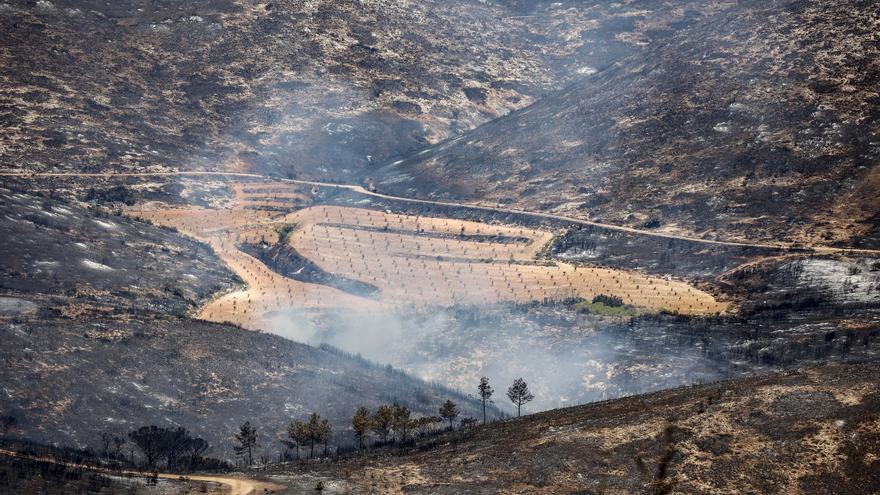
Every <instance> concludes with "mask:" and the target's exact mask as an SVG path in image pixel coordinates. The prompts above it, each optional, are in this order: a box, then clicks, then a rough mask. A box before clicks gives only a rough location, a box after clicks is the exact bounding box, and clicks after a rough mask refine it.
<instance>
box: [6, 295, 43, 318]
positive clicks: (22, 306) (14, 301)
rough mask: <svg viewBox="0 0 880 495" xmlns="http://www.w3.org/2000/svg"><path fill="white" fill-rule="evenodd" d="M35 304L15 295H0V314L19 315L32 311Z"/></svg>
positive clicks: (34, 308) (34, 309)
mask: <svg viewBox="0 0 880 495" xmlns="http://www.w3.org/2000/svg"><path fill="white" fill-rule="evenodd" d="M36 311H37V305H36V304H34V303H32V302H31V301H28V300H26V299H19V298H17V297H0V315H21V314H27V313H34V312H36Z"/></svg>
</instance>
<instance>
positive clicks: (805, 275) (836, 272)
mask: <svg viewBox="0 0 880 495" xmlns="http://www.w3.org/2000/svg"><path fill="white" fill-rule="evenodd" d="M797 263H798V264H799V265H800V268H801V271H800V275H799V277H798V279H799V281H800V282H801V283H804V284H808V285H810V286H813V287H820V288H823V289H825V290H827V291H828V292H829V293H830V294H831V296H832V297H833V298H834V299H835V300H836V301H838V302H842V303H847V302H856V303H868V302H877V301H880V270H877V268H875V267H876V266H878V265H877V263H880V260H877V259H862V260H832V259H811V260H801V261H798V262H797Z"/></svg>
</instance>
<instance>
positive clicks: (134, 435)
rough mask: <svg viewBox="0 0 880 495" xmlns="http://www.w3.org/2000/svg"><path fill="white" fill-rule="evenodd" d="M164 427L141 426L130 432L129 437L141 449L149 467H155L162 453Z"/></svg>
mask: <svg viewBox="0 0 880 495" xmlns="http://www.w3.org/2000/svg"><path fill="white" fill-rule="evenodd" d="M163 436H164V428H159V427H158V426H156V425H150V426H141V427H140V428H138V429H137V430H135V431H133V432H131V433H129V434H128V438H130V439H131V441H132V442H133V443H134V444H135V445H137V446H138V448H139V449H141V452H143V453H144V458H145V459H146V461H147V466H148V467H151V468H152V467H154V466H155V465H156V461H158V460H159V457H161V454H162V438H163Z"/></svg>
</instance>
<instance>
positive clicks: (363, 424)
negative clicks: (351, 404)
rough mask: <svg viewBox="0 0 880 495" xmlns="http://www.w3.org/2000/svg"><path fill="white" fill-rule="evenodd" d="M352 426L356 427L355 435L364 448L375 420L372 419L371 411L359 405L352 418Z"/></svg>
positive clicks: (360, 445)
mask: <svg viewBox="0 0 880 495" xmlns="http://www.w3.org/2000/svg"><path fill="white" fill-rule="evenodd" d="M351 426H352V428H354V436H355V437H357V440H358V447H359V448H361V449H363V448H364V439H366V438H367V435H368V434H369V433H370V428H371V427H372V426H373V422H372V421H371V420H370V411H368V410H367V408H366V407H359V408H358V409H357V411H355V413H354V416H353V417H352V418H351Z"/></svg>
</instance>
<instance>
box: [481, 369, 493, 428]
mask: <svg viewBox="0 0 880 495" xmlns="http://www.w3.org/2000/svg"><path fill="white" fill-rule="evenodd" d="M477 390H478V391H479V392H480V400H481V401H482V402H483V424H486V403H487V402H488V403H490V404H491V403H492V394H493V393H495V390H493V389H492V386H491V385H489V378H487V377H485V376H484V377H483V378H480V385H478V386H477Z"/></svg>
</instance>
